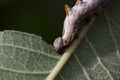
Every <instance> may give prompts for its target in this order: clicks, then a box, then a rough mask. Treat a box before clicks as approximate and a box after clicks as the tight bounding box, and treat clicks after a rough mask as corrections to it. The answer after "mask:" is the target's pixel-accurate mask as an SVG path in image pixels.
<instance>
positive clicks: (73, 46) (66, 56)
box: [46, 16, 96, 80]
mask: <svg viewBox="0 0 120 80" xmlns="http://www.w3.org/2000/svg"><path fill="white" fill-rule="evenodd" d="M95 18H96V17H95V16H92V18H91V20H90V22H89V23H88V24H87V25H85V26H84V27H83V29H82V30H81V31H80V33H79V34H78V38H77V39H75V40H74V42H73V43H72V44H71V46H70V47H69V48H68V49H67V50H66V51H65V52H64V53H63V55H62V57H61V59H60V60H59V62H58V63H57V65H56V66H55V67H54V68H53V70H52V72H51V73H50V74H49V75H48V76H47V78H46V80H54V79H55V77H56V76H57V75H58V73H59V72H60V71H61V69H62V68H63V66H64V65H65V64H66V62H67V61H68V59H69V58H70V56H71V55H72V53H73V51H74V50H75V49H76V47H77V46H78V45H79V43H80V42H81V40H82V39H83V38H84V36H85V35H86V33H87V32H88V30H89V29H90V26H92V24H93V22H94V21H95Z"/></svg>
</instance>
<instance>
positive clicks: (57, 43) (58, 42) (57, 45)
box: [53, 37, 63, 51]
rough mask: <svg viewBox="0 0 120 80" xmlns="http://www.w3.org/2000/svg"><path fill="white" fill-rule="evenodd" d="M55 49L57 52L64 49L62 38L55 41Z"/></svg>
mask: <svg viewBox="0 0 120 80" xmlns="http://www.w3.org/2000/svg"><path fill="white" fill-rule="evenodd" d="M53 47H54V50H55V51H58V50H60V49H61V48H63V40H62V37H58V38H56V39H55V41H54V43H53Z"/></svg>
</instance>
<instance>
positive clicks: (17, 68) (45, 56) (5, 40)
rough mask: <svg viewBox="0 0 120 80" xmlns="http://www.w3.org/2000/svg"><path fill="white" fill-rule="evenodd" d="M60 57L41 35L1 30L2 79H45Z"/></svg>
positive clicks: (0, 74)
mask: <svg viewBox="0 0 120 80" xmlns="http://www.w3.org/2000/svg"><path fill="white" fill-rule="evenodd" d="M59 59H60V56H59V55H58V54H57V53H55V52H54V51H53V50H52V47H51V46H49V45H48V44H46V43H45V42H44V41H43V40H42V39H41V37H38V36H35V35H33V34H27V33H23V32H18V31H8V30H7V31H3V32H0V80H45V78H46V76H47V75H48V74H49V73H50V72H51V70H52V68H53V67H54V66H55V65H56V62H57V61H58V60H59Z"/></svg>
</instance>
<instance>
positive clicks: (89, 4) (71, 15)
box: [53, 0, 108, 51]
mask: <svg viewBox="0 0 120 80" xmlns="http://www.w3.org/2000/svg"><path fill="white" fill-rule="evenodd" d="M107 2H108V0H77V1H76V4H75V5H74V6H73V7H72V8H70V7H69V6H68V5H65V7H64V8H65V12H66V18H65V20H64V24H63V31H62V36H61V37H58V38H56V39H55V41H54V42H53V47H54V50H55V51H58V50H60V49H62V48H64V47H65V46H67V45H69V44H70V43H71V42H72V41H73V40H74V38H75V36H76V35H77V33H78V26H79V25H78V24H79V23H80V22H81V21H82V20H83V19H85V18H86V17H87V16H89V15H92V14H93V13H95V12H96V11H97V10H99V9H100V8H101V7H103V6H104V5H105V4H106V3H107Z"/></svg>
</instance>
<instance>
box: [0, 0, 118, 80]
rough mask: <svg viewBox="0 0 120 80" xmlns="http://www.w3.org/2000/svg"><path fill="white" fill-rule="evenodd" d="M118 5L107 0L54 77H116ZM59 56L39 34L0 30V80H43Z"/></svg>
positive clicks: (104, 79)
mask: <svg viewBox="0 0 120 80" xmlns="http://www.w3.org/2000/svg"><path fill="white" fill-rule="evenodd" d="M119 4H120V1H119V0H110V1H109V3H108V5H107V7H106V9H105V10H104V11H103V13H102V14H100V15H98V17H97V19H96V21H95V23H94V24H93V26H92V28H91V30H90V31H89V32H88V34H87V35H86V36H85V38H84V40H83V41H82V43H81V44H80V45H79V46H78V47H77V49H76V50H75V51H74V54H73V55H72V57H71V58H70V59H69V61H68V62H67V63H66V64H65V66H64V67H63V69H62V70H61V72H60V73H59V75H58V76H57V77H56V80H120V52H119V51H120V43H119V41H120V20H119V19H120V16H119V13H120V8H119ZM60 57H61V56H59V55H58V54H57V53H55V52H54V51H53V49H52V47H51V46H49V45H48V44H47V43H45V42H44V41H43V40H42V39H41V37H38V36H35V35H33V34H28V33H23V32H18V31H8V30H7V31H3V32H0V80H45V78H46V76H47V75H48V74H49V73H50V72H51V70H52V69H53V68H54V66H55V65H56V63H57V62H58V61H59V59H60Z"/></svg>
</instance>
